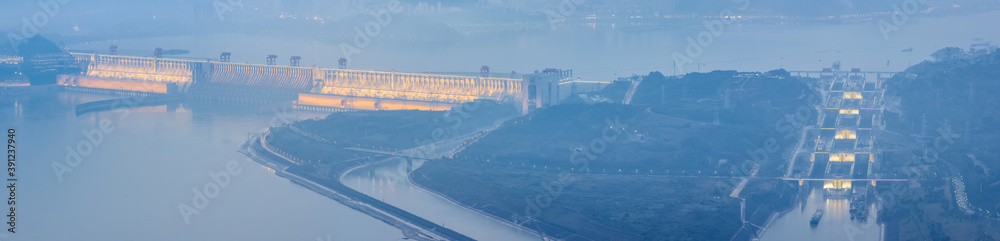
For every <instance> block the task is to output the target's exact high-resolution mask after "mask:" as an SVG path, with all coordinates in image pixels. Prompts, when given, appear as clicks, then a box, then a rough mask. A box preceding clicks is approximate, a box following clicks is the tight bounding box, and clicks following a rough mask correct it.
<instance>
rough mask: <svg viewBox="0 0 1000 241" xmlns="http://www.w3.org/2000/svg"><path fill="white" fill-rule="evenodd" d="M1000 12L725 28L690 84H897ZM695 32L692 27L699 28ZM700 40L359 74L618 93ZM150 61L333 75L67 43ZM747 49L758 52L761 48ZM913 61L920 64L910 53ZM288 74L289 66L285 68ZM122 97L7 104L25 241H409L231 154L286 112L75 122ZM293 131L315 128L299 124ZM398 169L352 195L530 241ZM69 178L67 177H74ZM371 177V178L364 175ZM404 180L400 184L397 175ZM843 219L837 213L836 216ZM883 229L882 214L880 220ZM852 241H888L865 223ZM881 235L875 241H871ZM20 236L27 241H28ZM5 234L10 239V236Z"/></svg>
mask: <svg viewBox="0 0 1000 241" xmlns="http://www.w3.org/2000/svg"><path fill="white" fill-rule="evenodd" d="M998 16H1000V12H991V13H983V14H974V15H970V16H951V17H938V18H913V19H910V21H909V22H908V23H906V24H905V25H903V26H899V29H900V30H899V31H896V32H892V33H890V34H889V35H888V38H883V35H882V34H881V33H880V32H879V30H878V27H877V26H876V25H873V24H845V25H806V26H745V25H729V26H727V27H726V29H725V30H724V31H723V32H722V34H721V35H720V36H719V37H717V38H716V39H715V41H714V42H713V43H712V44H710V45H709V46H706V47H705V48H704V53H703V54H702V55H701V56H699V57H697V58H695V62H698V63H699V64H690V65H686V66H682V70H681V73H683V72H690V71H698V70H700V71H708V70H713V69H737V70H744V71H761V70H770V69H776V68H786V69H789V70H819V69H820V68H824V67H830V65H831V64H832V62H834V61H838V60H839V61H842V63H843V67H845V68H853V67H860V68H862V69H863V70H866V71H874V70H887V71H898V70H902V69H904V68H906V67H907V66H909V65H910V64H915V63H917V62H919V61H922V60H925V59H927V58H928V57H929V55H930V54H931V53H933V52H934V51H935V50H937V49H939V48H942V47H947V46H958V47H967V46H969V44H971V43H975V42H979V41H981V40H994V41H996V40H1000V31H986V30H983V29H980V28H969V27H961V28H959V27H955V26H968V25H970V24H974V25H977V26H997V25H1000V17H998ZM692 29H697V28H692ZM698 31H699V30H679V31H673V30H667V31H650V32H638V33H627V32H621V31H617V30H615V29H608V28H595V29H587V28H560V29H557V30H556V31H552V32H544V33H524V34H514V35H509V36H499V37H488V38H478V39H474V40H468V41H460V42H457V43H454V44H448V45H435V46H420V45H407V44H387V43H383V42H380V41H379V40H378V39H377V38H376V39H374V40H373V43H372V45H371V46H368V47H367V48H364V49H362V52H361V53H359V54H357V55H356V56H355V57H354V59H353V60H352V62H351V63H349V67H350V68H356V69H375V70H397V71H414V72H455V71H462V72H477V71H478V70H479V67H480V66H481V65H484V64H485V65H490V66H491V67H492V69H493V70H494V73H504V72H510V71H517V72H519V73H528V72H531V71H534V70H540V69H543V68H548V67H556V68H567V69H574V70H575V74H576V76H577V77H580V78H582V79H584V80H591V81H610V80H613V79H614V78H615V77H624V76H629V75H632V74H633V73H636V74H645V73H648V72H649V71H651V70H659V71H662V72H664V73H665V74H671V73H672V70H673V69H672V66H673V64H672V58H671V57H670V56H671V54H673V53H675V52H679V53H683V51H685V47H686V46H687V41H686V38H687V37H693V36H696V35H697V34H698ZM111 44H117V45H118V46H119V47H120V48H121V50H120V52H121V53H122V54H130V53H136V54H139V55H151V54H152V50H153V49H154V48H156V47H161V48H164V49H186V50H190V54H187V55H184V56H180V57H188V58H206V57H215V56H218V54H219V53H221V52H232V53H233V56H232V59H233V62H250V63H263V62H264V58H265V56H267V55H268V54H278V55H279V58H280V59H287V58H288V56H292V55H299V56H302V63H303V65H304V66H311V65H317V66H324V67H333V66H336V61H337V59H339V58H340V57H342V54H341V52H340V48H339V44H340V43H337V42H322V41H316V40H308V39H296V38H290V37H283V36H259V35H251V34H225V35H197V36H176V37H156V38H136V39H117V40H109V41H96V42H88V43H69V44H68V45H67V47H68V48H69V49H74V50H91V51H95V52H99V53H103V52H105V51H107V48H108V46H109V45H111ZM751 46H752V47H751ZM906 48H913V50H912V52H902V51H901V50H903V49H906ZM279 63H281V62H279ZM109 98H113V97H111V96H103V95H92V94H81V93H37V94H30V95H22V96H16V97H11V96H3V97H2V98H0V101H2V102H3V108H2V109H0V119H3V120H4V124H5V125H8V126H13V127H15V128H17V131H18V138H19V142H18V143H19V144H18V145H19V147H18V148H20V149H19V150H20V152H19V153H21V155H20V158H21V159H20V161H19V166H18V167H19V169H18V175H19V176H21V178H20V184H19V185H21V186H20V188H19V189H18V198H19V200H21V202H18V206H17V208H18V210H19V211H18V216H17V218H18V228H19V229H20V230H19V232H18V234H17V235H18V237H17V238H18V239H19V240H79V239H84V240H92V239H100V240H316V239H317V238H321V239H322V240H327V239H326V238H327V237H330V239H329V240H398V239H400V238H402V237H403V236H402V234H401V233H400V232H399V230H396V229H395V228H393V227H391V226H389V225H386V224H384V223H382V222H380V221H378V220H375V219H373V218H371V217H368V216H366V215H364V214H361V213H359V212H356V211H354V210H352V209H350V208H347V207H345V206H343V205H340V204H339V203H337V202H334V201H332V200H330V199H327V198H325V197H323V196H321V195H319V194H316V193H313V192H311V191H309V190H307V189H305V188H302V187H299V186H297V185H295V184H293V183H291V182H289V181H287V180H285V179H282V178H280V177H277V176H275V175H274V174H273V173H272V170H269V169H267V168H265V167H262V166H260V165H258V164H256V163H254V162H252V161H248V160H247V158H246V157H244V156H242V155H241V154H239V153H237V152H236V149H237V147H238V146H239V145H240V143H241V142H243V141H245V140H246V138H247V133H249V132H255V131H258V130H260V129H261V128H264V127H266V126H268V124H269V123H272V120H274V119H275V116H276V115H284V114H280V113H283V112H280V111H279V112H277V113H276V112H272V111H268V110H264V111H259V110H255V109H244V108H227V107H212V106H197V105H196V106H188V105H179V106H155V107H145V108H139V109H131V110H127V113H128V115H125V113H126V110H116V111H107V112H97V113H87V114H83V115H79V116H76V115H74V114H73V113H74V112H73V106H74V105H75V104H79V103H83V102H87V101H93V100H102V99H109ZM289 115H291V116H293V117H292V118H291V119H305V118H314V117H320V116H322V115H320V114H316V113H304V112H290V113H289ZM105 119H107V120H111V121H112V125H113V127H114V131H112V132H109V133H107V134H105V135H103V137H102V139H101V140H100V141H99V142H93V143H94V144H93V150H92V153H90V154H88V155H82V158H81V161H80V162H79V164H78V165H75V166H73V167H71V169H72V172H66V173H64V174H62V176H61V177H62V181H60V180H59V177H57V175H56V171H54V169H53V162H65V159H66V158H67V157H66V156H67V155H68V154H69V153H70V151H67V150H66V147H70V148H74V147H76V146H78V145H80V143H81V142H90V141H89V140H88V139H87V137H86V136H85V135H84V134H82V133H81V132H87V131H93V130H95V128H98V127H99V123H100V121H101V120H105ZM230 161H235V162H236V163H238V164H237V165H238V166H239V168H240V172H239V174H237V175H234V176H232V178H231V181H230V182H228V183H227V185H224V186H226V187H224V188H221V190H220V191H219V192H218V195H217V196H215V197H214V198H211V199H209V200H208V201H209V202H208V204H207V205H205V206H204V207H203V209H197V211H198V212H199V213H198V214H197V215H191V216H189V217H188V218H189V221H190V223H186V222H185V219H184V216H183V215H182V214H181V211H179V206H180V205H194V202H193V198H194V197H195V196H196V194H195V193H194V191H192V189H196V188H202V187H204V186H205V185H206V184H208V183H211V182H215V181H213V179H212V177H210V175H209V173H210V172H219V171H224V170H225V169H226V165H227V164H228V163H229V162H230ZM396 165H397V164H393V163H386V164H384V165H379V166H373V167H369V168H365V169H359V170H356V171H355V172H352V173H349V174H348V176H347V177H346V178H345V183H346V184H347V185H349V186H351V187H353V188H356V189H359V190H361V191H363V192H365V193H368V194H370V195H372V196H374V197H376V198H379V199H384V200H385V201H386V202H388V203H390V204H393V205H397V206H399V207H401V208H403V209H405V210H407V211H411V212H413V213H415V214H417V215H420V216H423V217H426V218H427V219H429V220H431V221H434V222H436V223H439V224H443V225H444V226H446V227H449V228H452V229H454V230H456V231H459V232H462V233H465V234H467V235H469V236H471V237H474V238H483V239H489V237H497V240H525V239H530V238H531V236H530V235H527V234H525V233H521V232H518V231H517V230H515V229H513V228H510V227H507V226H505V225H503V224H501V223H499V222H496V221H493V220H491V219H489V218H486V217H483V216H481V215H477V214H475V213H474V212H470V211H468V210H465V209H463V208H461V207H458V206H455V205H453V204H451V203H448V202H447V201H444V200H443V199H440V198H437V197H436V196H434V195H431V194H429V193H426V192H424V191H421V190H419V189H417V188H414V187H412V186H410V185H409V184H407V183H406V182H405V181H404V180H403V179H401V176H400V175H398V173H394V172H395V170H396ZM64 171H65V169H64ZM369 173H370V174H369ZM394 175H395V176H394ZM844 202H846V201H838V200H823V199H822V198H821V197H817V195H816V193H813V194H811V195H810V196H809V198H808V201H806V203H805V204H804V205H805V206H804V207H801V206H800V207H795V209H794V210H793V211H791V212H788V213H785V214H782V215H781V216H779V218H777V219H776V220H775V221H774V222H773V223H772V224H771V226H770V229H769V230H768V231H767V233H765V235H764V237H765V238H770V237H772V236H774V237H778V239H781V238H782V237H795V238H802V237H813V238H817V239H827V238H829V239H828V240H843V238H838V237H846V236H844V235H843V234H846V232H848V231H845V230H846V229H845V227H848V226H846V225H844V224H845V223H848V222H850V220H849V219H844V218H843V216H842V214H843V213H846V212H843V210H840V209H844V208H846V203H844ZM821 203H824V207H825V208H826V209H827V212H826V213H827V214H826V216H825V217H824V218H823V222H822V223H821V224H820V225H819V227H817V228H816V229H810V228H809V227H808V222H807V220H808V217H809V216H811V215H812V213H813V212H814V211H815V209H816V207H817V206H818V205H819V204H821ZM838 215H841V216H838ZM870 220H874V215H873V217H872V219H870ZM867 227H868V228H866V229H863V230H866V231H864V232H863V233H861V234H859V235H857V237H855V239H854V240H877V239H878V234H877V233H878V232H877V231H878V228H877V226H874V229H871V228H872V226H867ZM873 230H874V231H873ZM22 236H23V237H22ZM3 238H5V237H3V236H2V235H0V239H3Z"/></svg>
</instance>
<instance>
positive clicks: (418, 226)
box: [239, 129, 474, 240]
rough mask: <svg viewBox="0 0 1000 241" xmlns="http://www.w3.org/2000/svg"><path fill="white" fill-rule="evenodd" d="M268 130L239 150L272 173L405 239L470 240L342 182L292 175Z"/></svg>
mask: <svg viewBox="0 0 1000 241" xmlns="http://www.w3.org/2000/svg"><path fill="white" fill-rule="evenodd" d="M269 132H270V129H268V130H266V131H265V132H264V133H262V134H259V135H257V136H255V137H251V138H250V139H249V140H247V141H246V142H244V143H243V144H242V145H240V149H239V152H240V153H243V154H244V155H246V156H247V157H249V158H250V159H252V160H254V161H255V162H258V163H260V164H262V165H264V166H267V167H271V168H272V169H274V170H275V174H276V175H277V176H279V177H282V178H285V179H288V180H289V181H292V182H293V183H295V184H298V185H300V186H302V187H305V188H306V189H309V190H311V191H313V192H316V193H317V194H320V195H323V196H326V197H328V198H330V199H333V200H334V201H337V202H339V203H341V204H343V205H345V206H348V207H350V208H351V209H354V210H356V211H359V212H362V213H364V214H366V215H368V216H370V217H373V218H375V219H378V220H379V221H382V222H384V223H386V224H389V225H390V226H393V227H395V228H397V229H399V230H400V231H401V232H402V234H403V236H404V237H406V238H409V239H414V240H474V239H472V238H469V237H467V236H465V235H463V234H460V233H458V232H455V231H453V230H451V229H447V228H444V227H441V226H439V225H437V224H435V223H433V222H430V221H427V220H425V219H422V218H420V217H419V216H416V215H413V214H410V213H408V212H406V211H405V210H402V209H399V208H396V207H394V206H392V205H389V204H387V203H381V202H379V201H378V200H374V199H373V198H371V197H369V196H367V195H365V194H363V193H360V192H356V191H355V192H356V193H352V192H350V191H353V189H351V188H350V187H347V186H343V184H341V183H340V180H336V184H339V185H342V187H337V186H333V187H331V186H329V185H327V184H322V183H319V182H316V181H314V180H311V179H310V178H308V177H303V176H300V175H298V174H295V173H293V171H294V170H293V171H289V169H292V166H291V165H289V164H290V163H293V162H291V159H289V158H287V157H285V156H282V155H279V154H277V153H276V152H274V151H273V150H271V149H269V148H267V147H266V145H265V143H266V141H265V140H264V138H263V137H265V136H266V135H267V134H268V133H269ZM258 148H260V149H262V150H263V151H267V152H269V153H264V154H265V155H267V154H270V155H274V156H276V157H278V158H283V159H285V160H286V161H287V162H289V163H288V164H286V163H278V162H275V160H270V159H271V158H269V157H266V156H264V155H260V154H261V153H259V150H256V149H258ZM359 166H364V165H359ZM338 171H340V170H338ZM338 188H340V189H343V188H346V190H343V191H338V190H336V189H338Z"/></svg>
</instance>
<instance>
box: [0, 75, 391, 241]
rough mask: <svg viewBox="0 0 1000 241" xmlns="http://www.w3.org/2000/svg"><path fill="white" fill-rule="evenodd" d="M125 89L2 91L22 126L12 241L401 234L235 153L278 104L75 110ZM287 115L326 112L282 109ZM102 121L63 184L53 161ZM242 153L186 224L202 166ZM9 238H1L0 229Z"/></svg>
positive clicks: (2, 105)
mask: <svg viewBox="0 0 1000 241" xmlns="http://www.w3.org/2000/svg"><path fill="white" fill-rule="evenodd" d="M113 98H120V97H116V96H105V95H96V94H85V93H56V92H50V93H33V94H26V95H18V96H0V120H2V122H3V124H4V125H6V126H7V127H14V128H17V133H18V136H17V137H18V138H19V139H18V144H19V146H18V148H19V149H18V153H20V156H19V157H21V159H20V160H19V163H18V167H19V169H18V175H19V179H20V183H19V184H18V185H21V187H20V188H18V198H19V199H20V200H19V201H21V202H17V210H18V213H17V214H18V216H17V219H18V229H19V230H17V231H18V232H17V234H16V235H13V236H11V237H14V238H15V240H316V238H317V237H322V238H323V240H327V239H326V238H327V237H328V236H329V237H330V239H329V240H400V239H401V238H402V237H403V235H402V233H401V232H400V231H399V230H398V229H396V228H394V227H392V226H389V225H387V224H385V223H383V222H381V221H379V220H376V219H374V218H371V217H369V216H367V215H365V214H362V213H359V212H357V211H354V210H353V209H350V208H348V207H346V206H343V205H341V204H340V203H337V202H336V201H333V200H330V199H328V198H326V197H324V196H322V195H319V194H316V193H314V192H312V191H310V190H307V189H305V188H302V187H301V186H298V185H295V184H293V183H291V182H289V181H288V180H286V179H283V178H281V177H278V176H276V175H274V173H273V170H269V169H267V168H266V167H262V166H260V165H259V164H257V163H256V162H253V161H249V160H247V158H246V157H244V156H243V155H242V154H239V153H238V152H236V150H237V147H239V145H240V144H241V143H242V142H243V141H244V140H246V138H247V134H248V133H249V132H256V131H258V130H260V129H261V128H264V127H266V126H267V125H268V123H269V122H271V120H272V119H273V118H274V117H275V113H272V112H269V111H260V110H257V109H247V108H232V107H225V108H222V107H212V106H199V105H192V106H189V105H180V106H175V107H170V106H151V107H142V108H137V109H128V110H127V111H126V110H124V109H121V110H114V111H101V112H92V113H85V114H81V115H79V116H77V115H76V114H75V113H74V112H75V109H74V106H75V105H76V104H79V103H83V102H89V101H97V100H105V99H113ZM288 114H290V116H286V117H288V118H291V119H304V118H312V117H317V116H322V115H321V114H316V113H304V112H294V111H292V112H289V113H288ZM101 120H110V121H112V126H113V128H114V130H113V131H111V132H109V133H106V134H104V135H103V137H102V138H101V139H100V140H95V141H92V142H93V143H94V144H93V145H92V146H93V148H92V151H91V150H88V151H87V152H90V153H89V154H81V160H82V161H80V163H79V164H78V165H75V166H71V167H70V168H72V171H71V172H68V173H65V174H63V175H62V179H63V180H62V181H59V179H58V178H57V175H56V174H55V172H54V171H53V167H52V163H54V162H63V161H64V160H65V159H66V158H67V155H68V154H67V151H66V148H69V147H76V146H77V145H78V143H81V142H82V141H89V140H88V139H87V137H85V136H84V135H83V134H81V132H82V131H86V130H94V129H95V128H96V127H97V126H98V123H99V122H100V121H101ZM233 160H235V161H237V163H239V167H240V169H242V171H241V172H240V173H239V174H238V175H235V176H232V178H231V180H229V183H228V185H227V186H226V187H225V188H221V189H220V191H219V194H218V196H216V197H214V198H212V199H210V200H209V201H208V202H207V204H206V205H205V206H204V208H201V209H199V210H198V211H199V213H198V214H196V215H193V216H191V217H190V221H191V223H190V224H185V222H184V219H183V217H182V216H181V214H180V212H179V211H178V206H179V205H180V204H187V205H192V198H193V197H194V195H195V194H194V193H193V192H192V189H193V188H199V187H202V186H204V185H206V183H209V182H212V181H213V180H212V178H211V177H210V176H209V175H208V173H209V172H218V171H220V170H225V168H226V164H227V163H229V162H230V161H233ZM3 240H7V238H3Z"/></svg>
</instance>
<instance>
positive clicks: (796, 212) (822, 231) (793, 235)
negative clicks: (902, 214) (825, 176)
mask: <svg viewBox="0 0 1000 241" xmlns="http://www.w3.org/2000/svg"><path fill="white" fill-rule="evenodd" d="M817 208H822V209H823V211H824V214H823V218H822V219H820V222H819V224H818V225H816V226H815V227H811V226H810V225H809V220H810V219H811V218H812V216H813V213H815V212H816V209H817ZM850 208H851V203H850V201H849V200H848V199H846V198H838V199H824V197H823V189H819V188H813V189H812V191H810V192H809V196H808V197H806V201H805V202H804V203H803V202H798V203H797V204H796V205H795V207H794V208H793V209H792V210H791V211H788V212H786V213H782V214H779V215H778V217H777V219H775V220H774V221H772V223H771V225H770V226H768V228H767V230H766V231H765V232H764V233H763V234H762V235H761V240H763V241H772V240H773V241H783V240H817V241H842V240H851V241H876V240H880V239H881V227H880V226H879V225H878V224H876V223H875V220H876V218H877V216H878V215H877V212H876V209H875V205H874V204H872V205H869V206H868V208H869V209H870V210H871V212H870V216H869V217H868V220H867V221H855V220H851V215H850V212H849V210H850Z"/></svg>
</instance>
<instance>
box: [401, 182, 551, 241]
mask: <svg viewBox="0 0 1000 241" xmlns="http://www.w3.org/2000/svg"><path fill="white" fill-rule="evenodd" d="M410 175H413V174H412V173H410V174H409V175H406V182H408V183H410V185H413V186H414V187H417V189H420V190H422V191H424V192H427V193H430V194H431V195H434V196H437V197H438V198H441V199H444V200H445V201H447V202H449V203H452V204H454V205H456V206H459V207H462V208H464V209H466V210H469V211H472V212H475V213H477V214H480V215H483V216H486V217H488V218H490V219H493V220H496V221H497V222H500V223H502V224H504V225H507V226H509V227H512V228H515V229H517V230H519V231H524V232H526V233H529V234H531V235H535V236H537V237H539V238H541V237H542V236H541V235H540V234H539V233H538V231H537V230H534V229H531V228H528V227H525V226H521V225H519V224H517V223H515V222H512V221H509V220H506V219H502V218H500V217H497V216H495V215H492V214H489V213H486V211H483V210H480V209H477V208H473V207H470V206H468V205H465V204H462V203H461V202H458V201H456V200H454V199H452V198H451V197H448V196H445V195H444V194H442V193H440V192H437V191H435V190H432V189H430V188H427V187H425V186H423V185H420V184H419V183H417V182H414V181H413V180H411V179H410Z"/></svg>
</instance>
